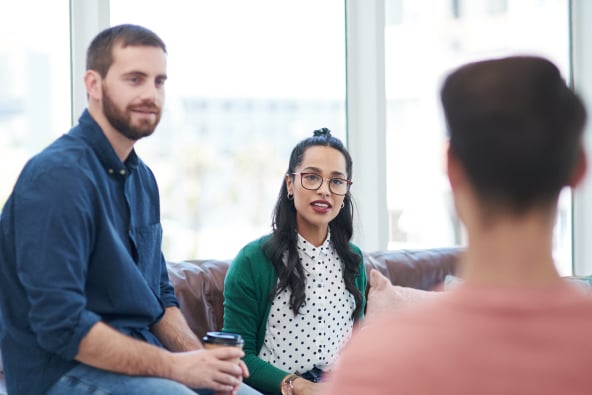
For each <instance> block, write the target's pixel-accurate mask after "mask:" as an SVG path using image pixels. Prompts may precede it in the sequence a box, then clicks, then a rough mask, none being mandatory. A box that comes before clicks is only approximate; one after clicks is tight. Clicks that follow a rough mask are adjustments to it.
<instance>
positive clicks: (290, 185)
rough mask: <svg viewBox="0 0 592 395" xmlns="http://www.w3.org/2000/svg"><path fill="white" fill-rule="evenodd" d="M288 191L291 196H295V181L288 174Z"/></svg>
mask: <svg viewBox="0 0 592 395" xmlns="http://www.w3.org/2000/svg"><path fill="white" fill-rule="evenodd" d="M286 189H287V190H288V194H289V195H293V194H294V180H293V178H292V177H291V176H290V175H289V174H286Z"/></svg>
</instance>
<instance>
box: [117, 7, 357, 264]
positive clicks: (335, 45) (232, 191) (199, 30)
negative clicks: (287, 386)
mask: <svg viewBox="0 0 592 395" xmlns="http://www.w3.org/2000/svg"><path fill="white" fill-rule="evenodd" d="M110 12H111V25H116V24H120V23H137V24H141V25H144V26H146V27H148V28H151V29H152V30H154V31H155V32H156V33H157V34H159V35H160V36H161V37H162V38H163V40H164V41H165V43H166V44H167V49H168V73H169V79H168V80H167V99H166V103H165V110H164V114H163V118H162V121H161V124H160V126H159V127H158V129H157V131H156V132H155V133H154V135H152V136H151V137H150V138H148V139H145V140H142V141H140V142H139V143H138V144H137V145H136V147H137V148H136V149H137V151H138V153H139V155H140V156H141V157H142V158H143V159H144V160H145V161H146V163H147V164H148V165H149V166H150V167H151V168H152V170H153V171H154V173H155V175H156V178H157V180H158V183H159V187H160V192H161V210H162V218H163V229H164V235H165V239H164V245H163V249H164V251H165V255H166V257H167V259H173V260H174V259H187V258H194V257H202V258H211V257H214V256H215V257H227V258H231V257H234V255H236V253H237V252H238V250H239V249H240V248H241V247H242V246H243V245H244V244H246V243H247V242H249V241H251V240H253V239H255V238H257V237H259V236H261V235H263V234H265V233H268V232H270V231H271V226H270V225H271V213H272V210H273V207H274V205H275V200H276V197H277V194H278V192H279V190H280V185H281V182H282V180H283V174H284V172H285V171H286V168H287V164H288V159H289V155H290V151H291V149H292V147H293V146H294V145H295V144H296V143H297V142H298V141H299V140H301V139H302V138H304V137H308V136H311V135H312V131H313V130H315V129H319V128H321V127H328V128H329V129H331V130H332V131H333V134H334V135H335V136H337V137H339V138H341V139H343V140H344V141H345V137H346V130H345V127H346V126H345V123H346V122H345V26H344V23H345V22H344V19H345V17H344V13H345V11H344V3H343V1H342V0H324V1H321V2H319V1H316V0H303V1H278V0H253V1H243V0H221V1H210V0H199V1H197V0H169V1H167V2H164V1H156V0H120V1H112V2H111V4H110Z"/></svg>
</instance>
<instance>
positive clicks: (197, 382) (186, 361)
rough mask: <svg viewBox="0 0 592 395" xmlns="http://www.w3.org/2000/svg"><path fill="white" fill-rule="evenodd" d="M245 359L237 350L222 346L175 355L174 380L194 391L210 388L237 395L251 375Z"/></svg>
mask: <svg viewBox="0 0 592 395" xmlns="http://www.w3.org/2000/svg"><path fill="white" fill-rule="evenodd" d="M243 356H244V352H243V350H241V349H240V348H237V347H220V348H215V349H209V350H196V351H188V352H182V353H174V354H172V356H171V358H172V360H171V378H172V379H173V380H175V381H178V382H180V383H183V384H185V385H187V386H188V387H190V388H209V389H212V390H214V391H216V392H222V393H231V394H235V393H236V392H237V391H238V388H239V386H240V385H241V383H242V378H243V376H248V369H247V367H246V365H245V364H244V362H242V361H240V362H238V363H237V362H236V359H237V358H242V357H243Z"/></svg>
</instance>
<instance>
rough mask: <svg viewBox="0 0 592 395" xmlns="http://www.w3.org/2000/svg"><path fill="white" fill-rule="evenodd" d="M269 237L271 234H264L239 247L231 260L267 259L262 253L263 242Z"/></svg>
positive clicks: (256, 261)
mask: <svg viewBox="0 0 592 395" xmlns="http://www.w3.org/2000/svg"><path fill="white" fill-rule="evenodd" d="M270 237H271V235H265V236H262V237H259V238H258V239H255V240H252V241H250V242H249V243H247V244H246V245H245V246H244V247H243V248H241V249H240V251H239V252H238V254H237V256H236V257H235V259H234V260H233V263H234V262H244V261H249V262H252V263H258V262H263V261H267V257H266V256H265V253H264V244H265V242H266V241H267V240H269V238H270Z"/></svg>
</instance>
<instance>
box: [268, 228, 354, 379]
mask: <svg viewBox="0 0 592 395" xmlns="http://www.w3.org/2000/svg"><path fill="white" fill-rule="evenodd" d="M330 238H331V235H330V234H329V235H328V236H327V239H326V240H325V242H324V243H323V244H322V245H321V246H320V247H315V246H314V245H312V244H310V243H309V242H308V241H306V240H305V239H304V238H303V237H302V236H300V235H298V253H299V256H300V260H301V261H302V265H303V266H304V270H305V273H306V291H305V298H306V299H305V302H304V305H303V306H302V307H301V308H300V313H299V314H298V315H297V316H296V317H295V316H294V313H293V311H292V310H291V309H290V302H289V301H290V292H289V291H288V290H284V291H283V292H282V293H281V294H279V295H277V296H276V297H275V298H274V300H273V302H272V304H271V310H270V312H269V318H268V320H267V328H266V331H265V340H264V342H263V347H262V348H261V351H260V352H259V358H261V359H263V360H264V361H267V362H269V363H270V364H272V365H274V366H276V367H278V368H280V369H283V370H286V371H288V372H300V373H304V372H306V371H307V370H310V369H312V368H314V367H317V368H319V369H321V370H324V371H328V370H330V369H331V366H332V364H333V362H335V359H336V358H337V355H338V354H339V351H340V350H341V348H342V347H343V345H344V344H345V343H346V342H347V341H348V340H349V338H350V337H351V333H352V328H353V319H352V312H353V311H354V308H355V299H354V297H353V295H352V294H350V293H349V291H347V289H346V288H345V282H344V281H343V271H342V262H341V258H339V256H338V255H337V252H336V251H335V249H334V248H333V245H332V244H331V242H330V241H331V240H330Z"/></svg>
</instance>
